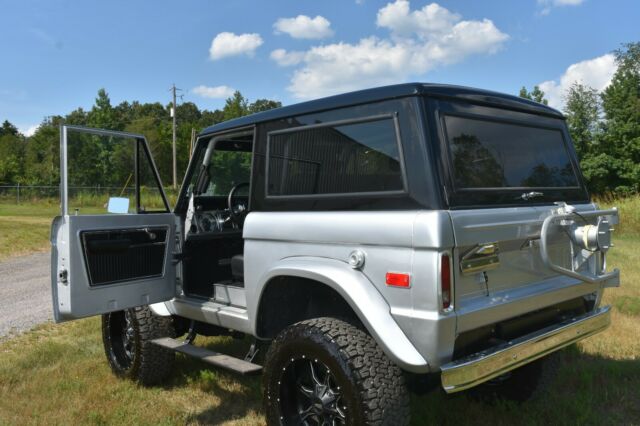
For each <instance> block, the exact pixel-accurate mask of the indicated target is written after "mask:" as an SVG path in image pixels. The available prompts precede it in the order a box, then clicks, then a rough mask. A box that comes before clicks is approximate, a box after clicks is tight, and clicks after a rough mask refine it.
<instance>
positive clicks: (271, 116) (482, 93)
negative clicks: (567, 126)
mask: <svg viewBox="0 0 640 426" xmlns="http://www.w3.org/2000/svg"><path fill="white" fill-rule="evenodd" d="M416 95H429V96H433V97H437V98H454V99H459V100H463V101H466V102H472V103H477V104H487V105H493V106H498V107H503V108H508V109H515V110H520V111H523V112H528V113H533V114H539V115H546V116H550V117H554V118H564V116H563V115H562V113H560V112H559V111H558V110H556V109H553V108H551V107H548V106H546V105H543V104H540V103H538V102H533V101H530V100H528V99H524V98H520V97H517V96H513V95H508V94H504V93H499V92H493V91H490V90H483V89H474V88H471V87H464V86H455V85H450V84H435V83H404V84H395V85H392V86H383V87H376V88H372V89H365V90H358V91H356V92H350V93H344V94H341V95H335V96H329V97H326V98H321V99H315V100H312V101H307V102H302V103H298V104H293V105H288V106H284V107H281V108H275V109H271V110H268V111H264V112H259V113H256V114H252V115H247V116H244V117H240V118H236V119H233V120H229V121H224V122H222V123H218V124H215V125H213V126H210V127H207V128H206V129H204V130H203V131H202V132H201V133H200V135H208V134H211V133H218V132H221V131H226V130H231V129H235V128H239V127H245V126H249V125H252V124H256V123H261V122H265V121H271V120H278V119H282V118H286V117H292V116H297V115H304V114H310V113H314V112H320V111H326V110H331V109H337V108H343V107H348V106H353V105H359V104H366V103H371V102H378V101H383V100H387V99H394V98H403V97H407V96H416Z"/></svg>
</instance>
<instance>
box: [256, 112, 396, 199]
mask: <svg viewBox="0 0 640 426" xmlns="http://www.w3.org/2000/svg"><path fill="white" fill-rule="evenodd" d="M267 165H268V171H267V195H269V196H294V195H311V196H313V195H322V194H325V195H326V194H346V193H349V194H351V193H367V192H391V191H403V190H404V184H403V182H404V181H403V178H402V176H403V171H402V165H401V160H400V148H399V140H398V135H397V133H396V126H395V122H394V120H393V119H392V118H391V117H389V118H382V119H372V120H368V121H365V122H355V123H340V124H331V123H327V124H321V125H315V126H312V127H311V128H298V129H287V130H284V131H278V132H272V133H270V134H269V142H268V158H267Z"/></svg>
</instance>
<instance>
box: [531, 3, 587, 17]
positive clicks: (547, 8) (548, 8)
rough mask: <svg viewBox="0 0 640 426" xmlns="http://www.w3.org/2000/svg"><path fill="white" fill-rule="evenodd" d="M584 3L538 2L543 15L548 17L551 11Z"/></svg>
mask: <svg viewBox="0 0 640 426" xmlns="http://www.w3.org/2000/svg"><path fill="white" fill-rule="evenodd" d="M582 3H584V0H538V6H540V7H541V8H542V9H541V10H540V14H541V15H548V14H549V13H550V12H551V9H552V8H554V7H559V6H579V5H581V4H582Z"/></svg>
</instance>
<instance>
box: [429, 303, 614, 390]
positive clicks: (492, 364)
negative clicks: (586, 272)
mask: <svg viewBox="0 0 640 426" xmlns="http://www.w3.org/2000/svg"><path fill="white" fill-rule="evenodd" d="M610 323H611V308H610V307H609V306H605V307H603V308H599V309H596V310H594V311H592V312H589V313H587V314H584V315H581V316H578V317H575V318H572V319H571V320H568V321H565V322H562V323H560V324H554V325H553V326H550V327H547V328H543V329H542V330H538V331H536V332H534V333H531V334H527V335H526V336H522V337H520V338H518V339H515V340H512V341H510V342H507V343H505V344H503V345H499V346H496V347H493V348H490V349H487V350H485V351H482V352H478V353H475V354H473V355H470V356H468V357H465V358H463V359H459V360H457V361H453V362H450V363H448V364H445V365H443V366H442V378H441V380H442V387H443V388H444V390H445V391H446V392H447V393H453V392H459V391H461V390H465V389H468V388H471V387H473V386H476V385H479V384H481V383H483V382H486V381H487V380H491V379H493V378H494V377H498V376H500V375H502V374H504V373H507V372H509V371H511V370H513V369H515V368H518V367H521V366H523V365H525V364H528V363H530V362H532V361H535V360H536V359H538V358H541V357H543V356H545V355H548V354H550V353H551V352H554V351H557V350H558V349H561V348H564V347H565V346H568V345H570V344H572V343H575V342H577V341H579V340H582V339H584V338H585V337H589V336H592V335H594V334H596V333H599V332H601V331H603V330H605V329H606V328H607V327H608V326H609V324H610Z"/></svg>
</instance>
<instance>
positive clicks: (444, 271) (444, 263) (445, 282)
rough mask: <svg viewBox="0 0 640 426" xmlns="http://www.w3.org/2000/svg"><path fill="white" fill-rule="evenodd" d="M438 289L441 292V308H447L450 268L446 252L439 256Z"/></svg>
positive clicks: (449, 290) (449, 301) (448, 303)
mask: <svg viewBox="0 0 640 426" xmlns="http://www.w3.org/2000/svg"><path fill="white" fill-rule="evenodd" d="M440 289H441V293H442V309H447V308H449V306H451V269H450V265H449V255H448V254H443V255H442V256H441V257H440Z"/></svg>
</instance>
